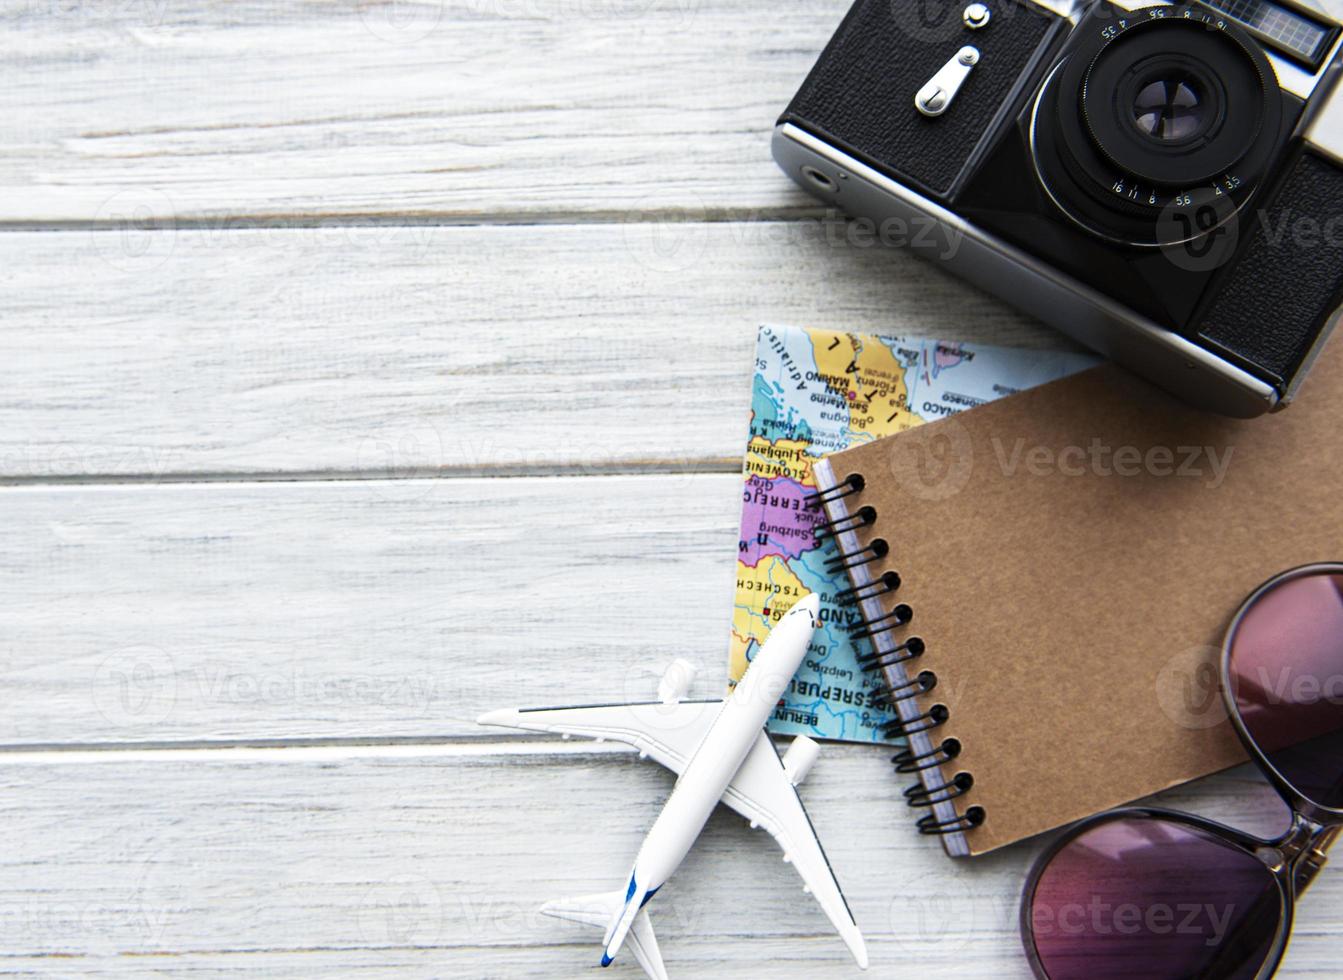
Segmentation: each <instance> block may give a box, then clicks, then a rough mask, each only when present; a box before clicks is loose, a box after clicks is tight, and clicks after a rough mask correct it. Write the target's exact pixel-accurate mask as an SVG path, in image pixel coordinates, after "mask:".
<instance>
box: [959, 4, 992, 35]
mask: <svg viewBox="0 0 1343 980" xmlns="http://www.w3.org/2000/svg"><path fill="white" fill-rule="evenodd" d="M992 17H993V12H992V11H990V10H989V8H988V7H987V6H985V5H984V4H982V3H972V4H970V6H968V7H966V8H965V12H964V13H962V14H961V23H963V24H965V26H966V27H968V28H970V30H972V31H977V30H979V29H980V28H981V27H988V26H989V20H990V18H992Z"/></svg>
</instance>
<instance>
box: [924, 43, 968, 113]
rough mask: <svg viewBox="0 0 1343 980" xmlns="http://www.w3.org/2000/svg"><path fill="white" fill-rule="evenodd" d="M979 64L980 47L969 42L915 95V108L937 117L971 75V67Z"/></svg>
mask: <svg viewBox="0 0 1343 980" xmlns="http://www.w3.org/2000/svg"><path fill="white" fill-rule="evenodd" d="M977 64H979V49H978V48H976V47H974V46H973V45H970V44H967V45H966V46H965V47H963V48H961V50H959V51H957V52H956V56H955V57H954V58H952V59H951V60H950V61H948V62H947V63H946V64H945V65H943V66H942V67H941V68H939V69H938V70H937V74H936V75H934V76H933V77H932V78H930V79H928V81H927V82H926V83H924V86H923V88H921V89H919V90H918V92H916V93H915V95H914V108H916V109H918V110H919V112H921V113H923V114H924V115H925V116H929V117H936V116H940V115H942V113H944V112H946V111H947V108H948V107H949V106H950V105H951V102H952V100H953V99H955V98H956V93H957V92H959V91H960V90H961V86H962V85H964V84H965V80H966V79H967V78H969V77H970V69H972V68H974V66H975V65H977Z"/></svg>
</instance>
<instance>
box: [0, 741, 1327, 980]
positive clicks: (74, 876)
mask: <svg viewBox="0 0 1343 980" xmlns="http://www.w3.org/2000/svg"><path fill="white" fill-rule="evenodd" d="M670 782H671V780H670V777H669V775H668V774H666V773H664V772H662V771H661V770H659V769H657V767H655V766H654V765H652V764H651V763H639V762H637V761H636V760H635V758H634V757H633V756H632V755H629V754H625V753H618V752H616V751H614V750H613V749H609V748H608V749H606V750H603V749H602V747H592V746H584V745H577V744H574V745H564V744H563V743H558V742H557V741H555V740H527V741H520V742H516V743H497V744H495V743H491V744H485V745H473V746H470V747H468V748H466V749H463V748H458V747H445V748H442V749H437V750H436V749H433V748H425V747H417V748H406V749H389V748H385V747H384V748H370V749H368V750H365V751H363V752H354V753H345V754H340V755H338V754H336V753H333V752H332V751H331V750H326V749H310V750H301V749H281V750H251V751H218V750H214V751H209V750H207V751H189V752H136V753H79V752H74V753H19V754H13V753H10V754H6V755H4V756H0V789H2V790H3V799H4V800H5V806H6V809H7V811H8V817H9V819H8V821H7V824H8V826H9V827H10V828H11V832H10V835H9V842H8V844H7V846H6V848H5V852H4V855H3V857H0V915H3V920H2V921H3V922H4V927H5V935H6V947H7V955H6V956H5V957H3V958H2V959H0V972H5V973H12V972H26V971H29V970H51V969H57V970H59V972H61V973H62V974H64V975H81V974H85V973H90V972H94V971H102V970H104V969H106V970H107V971H108V972H112V973H123V974H124V973H133V974H136V975H144V974H145V972H147V971H156V972H157V971H163V972H164V973H169V974H173V975H178V974H184V973H188V972H189V973H191V974H192V975H193V976H194V975H204V976H216V975H223V974H224V973H226V972H233V971H238V970H244V969H250V970H258V969H261V970H265V971H266V972H267V974H268V975H276V976H280V977H297V976H311V975H313V973H314V972H318V973H322V974H326V975H341V976H348V975H360V976H390V975H392V973H393V972H396V973H397V974H398V975H407V974H409V975H414V976H428V975H435V976H444V975H446V976H451V977H468V976H469V977H481V976H509V977H556V976H559V977H583V976H593V975H595V970H596V949H597V947H596V943H595V938H596V937H595V934H593V933H591V932H589V931H588V930H586V929H583V928H582V927H578V926H574V925H571V924H567V923H561V922H556V921H553V920H550V919H546V918H544V917H541V916H539V915H537V914H536V912H535V910H536V907H537V906H538V905H539V904H540V903H541V902H542V901H544V900H546V899H547V898H550V897H555V896H558V895H564V894H586V893H590V892H595V891H605V890H608V889H609V888H611V887H613V886H614V883H615V882H618V881H622V880H623V879H624V875H625V873H626V872H627V870H628V863H629V861H630V860H631V858H632V856H633V854H634V851H635V850H636V848H637V846H638V842H639V838H640V835H641V834H642V832H643V831H644V830H645V829H646V828H647V826H648V825H649V824H650V823H651V821H652V819H653V817H654V816H655V814H656V812H657V808H658V806H659V804H660V802H661V800H662V798H663V797H665V794H666V792H667V790H668V788H669V786H670ZM899 788H900V785H899V783H898V782H897V781H896V780H895V779H894V778H892V776H891V774H890V772H889V770H888V767H887V766H886V763H885V759H884V754H883V753H882V752H880V751H878V750H872V749H866V748H862V747H852V746H850V747H843V748H840V747H833V748H830V749H828V750H827V751H826V752H825V753H824V754H823V755H822V758H821V760H820V761H819V762H818V764H817V765H816V767H815V769H814V770H813V771H812V775H811V777H810V779H809V780H808V782H807V784H806V785H805V786H804V787H803V789H802V792H803V796H804V799H805V801H806V803H807V805H808V808H809V810H810V813H811V816H812V818H813V821H814V822H815V825H816V828H817V832H818V834H819V835H820V836H821V839H822V840H823V841H824V843H825V846H826V849H827V851H828V853H829V856H830V858H831V861H832V863H833V864H834V867H835V868H836V873H837V875H838V877H839V879H840V881H841V883H842V885H843V887H844V889H845V892H846V895H847V897H848V899H849V902H850V904H851V906H852V908H853V911H854V915H855V917H856V918H857V920H858V921H859V923H860V924H861V925H862V927H863V929H864V931H865V933H866V938H867V940H868V943H869V946H870V949H871V953H872V961H873V965H872V975H874V976H893V975H898V973H899V972H900V971H903V970H907V969H908V964H910V963H917V964H918V967H919V973H920V975H921V976H929V977H934V978H953V977H954V978H962V977H995V978H997V977H1023V978H1024V977H1026V976H1028V972H1027V970H1026V968H1025V963H1024V961H1023V959H1022V957H1021V954H1020V951H1019V940H1018V938H1017V926H1016V908H1017V904H1016V903H1017V899H1018V894H1019V889H1020V887H1021V882H1022V880H1023V877H1024V874H1025V871H1026V869H1027V867H1028V865H1029V861H1030V859H1031V857H1032V855H1033V854H1034V853H1035V847H1033V846H1030V845H1027V846H1024V847H1017V848H1012V849H1009V850H1008V851H1006V852H1004V853H1001V854H997V855H993V856H991V857H988V858H985V859H982V860H979V861H976V862H974V863H969V864H963V863H955V862H952V861H951V860H949V859H948V858H946V857H944V856H943V855H942V853H941V849H940V848H939V847H938V845H937V844H936V843H935V842H933V841H930V840H928V839H926V838H920V837H919V836H918V835H916V834H915V833H913V832H912V830H911V829H910V828H909V826H908V820H909V814H908V811H907V810H906V809H905V807H904V806H903V804H902V803H901V802H900V800H899ZM1165 799H1166V802H1169V803H1172V804H1174V805H1180V806H1190V807H1194V808H1197V809H1198V810H1199V811H1200V812H1204V813H1207V814H1210V815H1212V816H1214V817H1219V818H1221V819H1226V820H1230V821H1234V822H1236V823H1238V824H1242V825H1248V826H1250V827H1251V828H1260V829H1271V826H1272V825H1273V824H1274V823H1275V822H1278V821H1280V820H1281V818H1282V810H1281V805H1280V804H1277V803H1276V802H1275V801H1274V800H1272V799H1271V797H1270V794H1269V791H1268V790H1267V788H1266V787H1265V786H1264V784H1263V783H1262V782H1258V781H1256V779H1255V778H1254V777H1253V776H1252V775H1251V774H1248V773H1247V772H1242V773H1239V774H1235V775H1231V776H1223V777H1218V778H1216V779H1213V780H1208V781H1205V782H1203V783H1201V784H1198V785H1197V786H1195V787H1190V788H1186V789H1185V790H1182V791H1180V792H1178V793H1173V794H1169V795H1168V796H1167V797H1166V798H1165ZM72 814H78V818H77V819H72V817H71V815H72ZM778 857H779V855H778V850H777V848H776V847H775V845H774V844H773V842H772V841H770V840H769V839H768V838H767V837H765V836H764V835H763V834H758V833H753V832H752V831H750V830H749V829H748V828H747V827H746V826H745V824H744V822H743V821H741V820H740V819H739V818H737V817H736V816H735V815H733V814H730V813H727V812H720V813H718V814H716V815H715V817H714V818H713V819H712V820H711V821H710V824H709V826H708V828H707V830H706V832H705V834H704V836H703V837H702V838H701V840H700V842H699V844H698V845H697V847H696V849H695V851H694V852H692V854H691V856H690V858H689V860H688V861H687V863H686V865H685V866H684V868H683V869H682V871H681V873H680V874H679V875H678V876H677V877H676V878H675V879H674V880H673V881H672V882H671V884H670V885H669V886H668V887H667V888H666V890H665V891H664V892H663V893H662V894H660V895H659V896H658V898H657V900H656V904H655V905H654V906H651V907H650V908H651V910H652V914H653V918H654V922H655V926H656V928H657V930H658V932H659V935H660V939H661V943H662V947H663V952H664V956H665V957H666V960H667V963H668V967H669V970H670V971H671V972H672V974H673V975H674V976H681V977H704V976H715V977H717V976H725V977H742V978H748V977H758V976H760V964H761V963H762V962H767V963H769V964H770V975H771V976H780V977H799V978H801V977H813V976H816V975H817V973H818V972H821V973H823V974H824V975H826V976H855V977H856V976H859V975H860V974H859V972H858V971H857V969H856V968H855V967H853V965H852V963H851V961H849V960H848V959H847V955H846V953H845V951H844V949H843V946H842V945H841V943H840V942H839V941H838V940H837V939H836V938H835V937H834V936H833V934H832V933H831V931H830V929H829V926H828V924H827V923H826V921H825V919H824V917H823V915H822V914H821V913H820V911H819V909H817V908H816V907H815V905H814V903H813V902H812V901H811V900H810V899H809V898H808V897H806V896H805V895H803V894H802V891H801V888H800V887H799V884H798V882H797V880H796V878H795V876H794V873H793V871H792V869H790V868H789V867H788V866H787V865H785V864H784V863H783V862H782V861H780V860H779V859H778ZM1340 910H1343V875H1339V874H1337V873H1331V872H1330V871H1329V870H1328V869H1326V871H1325V873H1324V874H1322V875H1321V876H1320V878H1319V880H1318V881H1317V883H1316V884H1315V886H1314V888H1313V889H1312V891H1311V893H1310V894H1309V896H1308V898H1307V900H1306V901H1304V902H1303V903H1302V906H1301V909H1300V920H1299V922H1298V925H1297V931H1296V939H1295V942H1294V944H1293V948H1292V951H1291V954H1290V956H1289V959H1288V961H1287V964H1286V966H1285V967H1284V970H1283V972H1282V974H1280V975H1282V976H1290V977H1307V976H1319V977H1324V976H1332V975H1334V972H1335V971H1336V962H1337V950H1336V940H1335V938H1334V937H1336V935H1337V932H1338V930H1339V928H1340V926H1341V925H1343V919H1340V915H1343V913H1341V912H1340ZM54 957H59V959H53V958H54ZM615 971H616V972H615V973H613V975H614V976H618V977H635V976H639V973H638V970H637V967H635V966H633V964H632V963H629V962H622V963H620V964H618V965H617V967H616V968H615Z"/></svg>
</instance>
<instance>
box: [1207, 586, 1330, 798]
mask: <svg viewBox="0 0 1343 980" xmlns="http://www.w3.org/2000/svg"><path fill="white" fill-rule="evenodd" d="M1228 646H1229V648H1230V651H1231V654H1230V658H1229V661H1228V663H1229V670H1228V675H1229V676H1228V679H1229V682H1230V684H1231V695H1232V698H1233V699H1234V701H1235V704H1236V710H1237V712H1238V713H1239V714H1240V717H1241V721H1243V722H1244V724H1245V730H1246V731H1247V732H1249V734H1250V737H1251V738H1252V739H1254V741H1255V744H1257V745H1258V746H1259V748H1260V750H1261V751H1262V752H1263V753H1264V755H1265V756H1266V757H1267V758H1268V761H1269V762H1270V763H1271V764H1272V765H1273V767H1274V768H1275V769H1277V770H1278V772H1279V773H1281V774H1282V776H1283V778H1284V779H1286V780H1287V781H1288V782H1289V783H1291V784H1292V785H1293V786H1294V787H1296V789H1297V790H1298V791H1299V792H1300V793H1301V794H1302V795H1303V796H1305V797H1306V798H1307V799H1308V800H1311V801H1312V802H1314V803H1318V804H1320V805H1321V806H1327V807H1332V808H1341V807H1343V574H1338V573H1327V572H1317V573H1307V574H1303V575H1299V576H1297V577H1295V578H1288V579H1284V580H1282V581H1281V582H1279V583H1278V584H1277V585H1273V586H1270V587H1269V588H1268V589H1266V590H1265V591H1263V592H1261V593H1260V594H1259V596H1258V598H1256V599H1255V600H1254V601H1253V602H1251V603H1250V604H1249V606H1248V607H1247V608H1246V610H1245V612H1244V613H1243V614H1242V615H1241V617H1240V621H1239V622H1238V623H1237V624H1236V626H1235V628H1234V629H1233V631H1232V633H1231V636H1230V638H1229V640H1228Z"/></svg>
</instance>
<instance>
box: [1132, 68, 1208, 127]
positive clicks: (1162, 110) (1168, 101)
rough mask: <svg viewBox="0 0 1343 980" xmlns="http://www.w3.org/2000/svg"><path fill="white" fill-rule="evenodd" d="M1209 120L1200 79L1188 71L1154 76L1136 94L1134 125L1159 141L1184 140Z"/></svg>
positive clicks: (1134, 98) (1134, 99)
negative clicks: (1183, 73) (1191, 75)
mask: <svg viewBox="0 0 1343 980" xmlns="http://www.w3.org/2000/svg"><path fill="white" fill-rule="evenodd" d="M1207 121H1208V112H1207V106H1205V105H1204V104H1203V96H1202V94H1201V93H1200V92H1199V86H1198V82H1197V81H1195V80H1194V79H1193V78H1190V77H1189V76H1187V75H1186V76H1183V77H1181V76H1180V75H1172V76H1169V77H1166V78H1156V79H1153V80H1152V81H1150V82H1146V83H1145V84H1143V86H1142V87H1141V88H1139V89H1138V94H1137V95H1135V96H1134V97H1133V125H1135V126H1137V127H1138V132H1140V133H1142V134H1143V135H1144V136H1146V137H1148V138H1150V139H1154V140H1156V141H1157V142H1158V143H1180V142H1183V141H1184V140H1187V139H1188V138H1189V137H1191V136H1193V135H1194V134H1195V133H1197V132H1199V131H1200V130H1202V129H1203V127H1204V125H1205V124H1206V123H1207Z"/></svg>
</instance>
